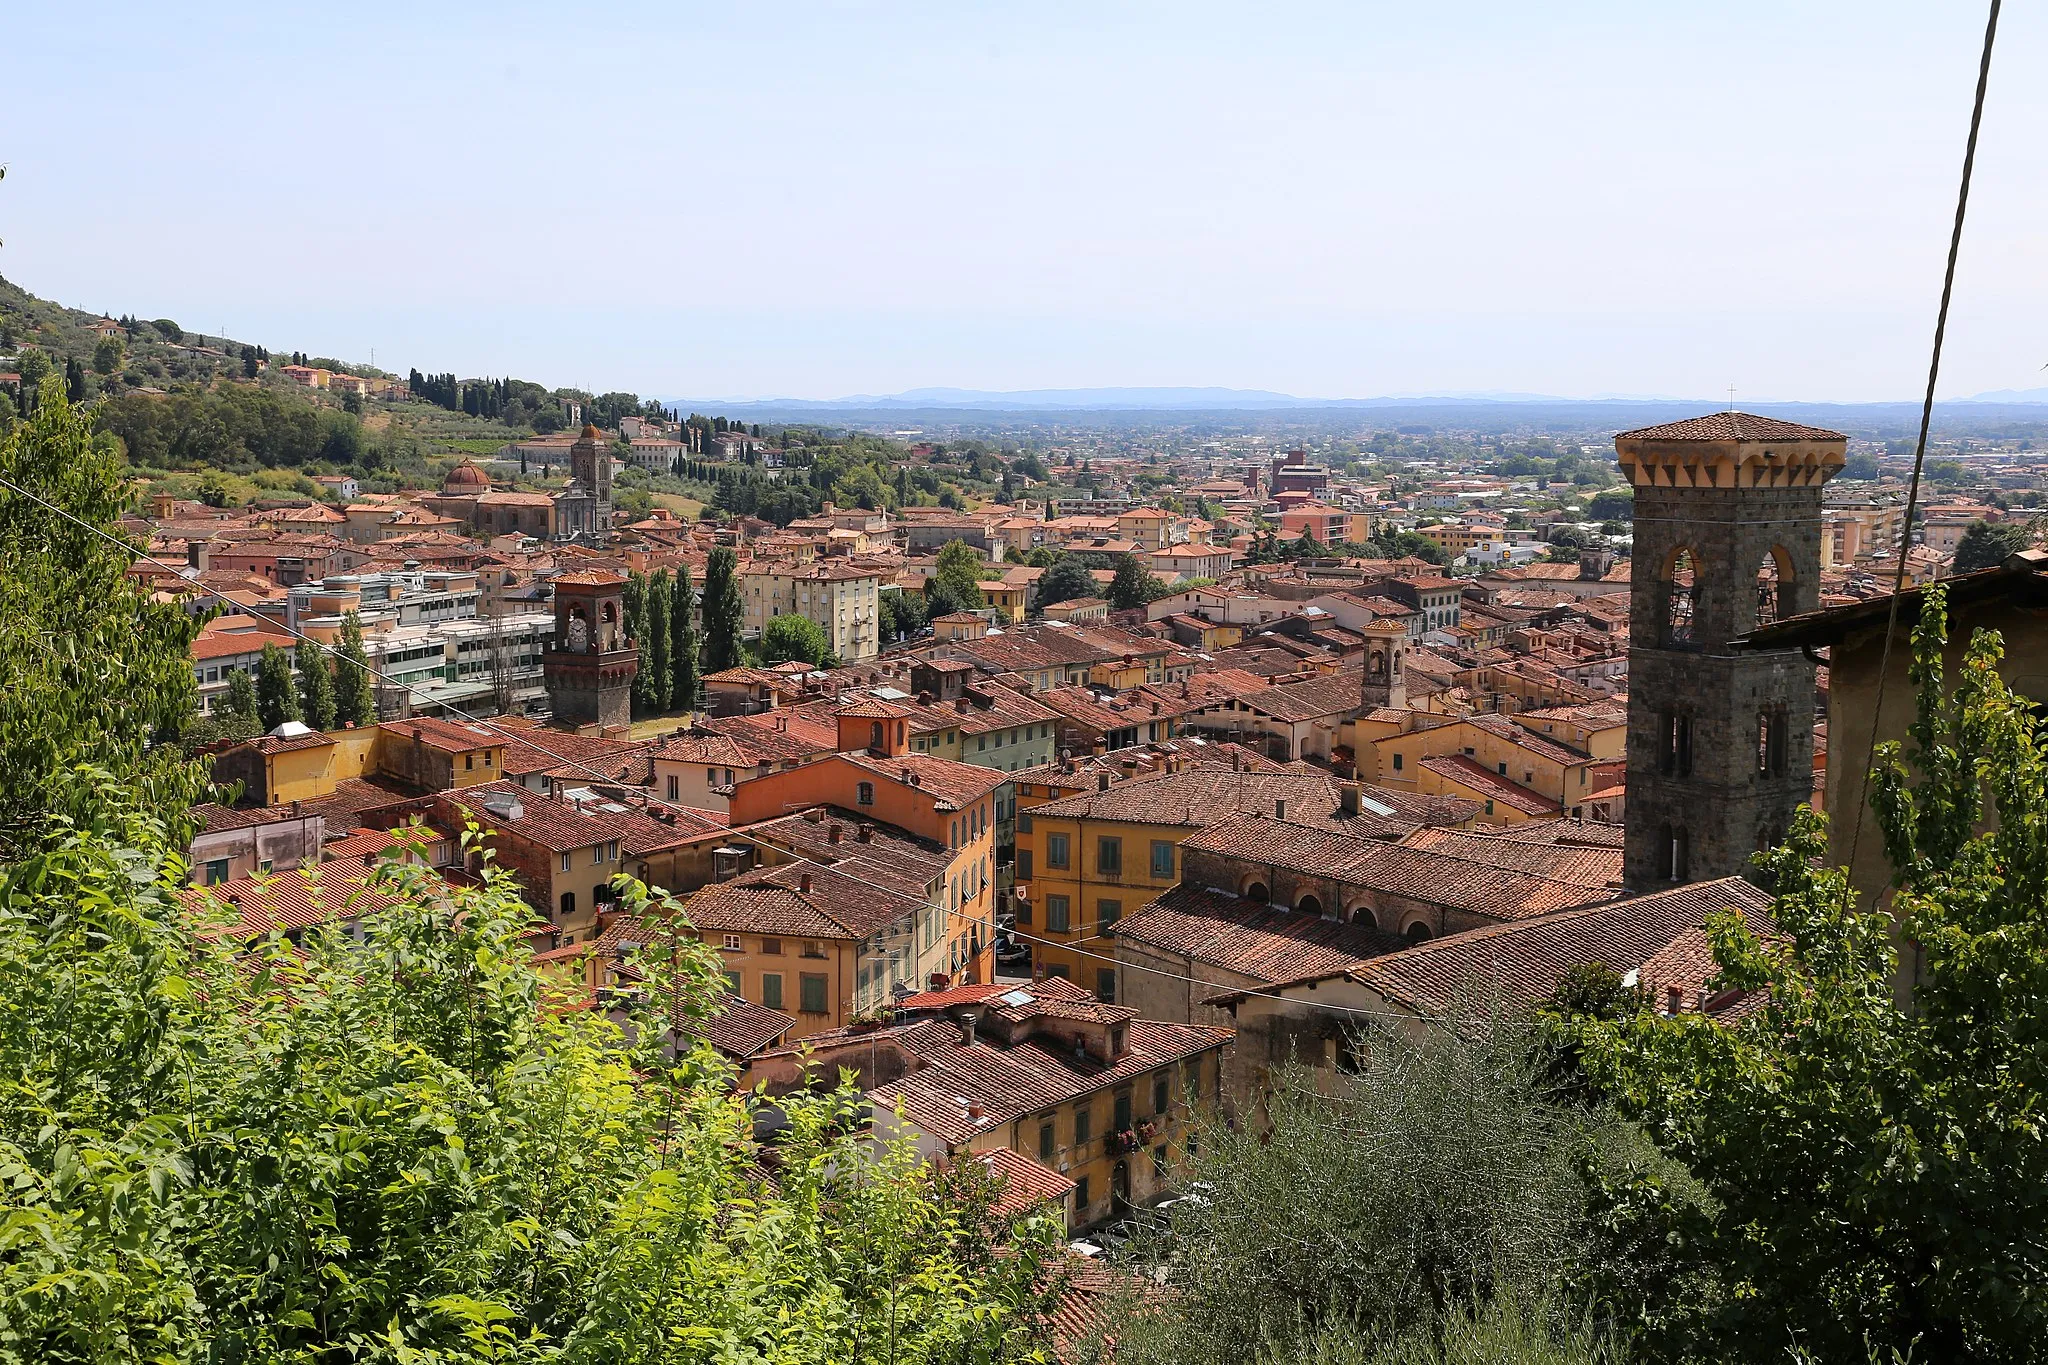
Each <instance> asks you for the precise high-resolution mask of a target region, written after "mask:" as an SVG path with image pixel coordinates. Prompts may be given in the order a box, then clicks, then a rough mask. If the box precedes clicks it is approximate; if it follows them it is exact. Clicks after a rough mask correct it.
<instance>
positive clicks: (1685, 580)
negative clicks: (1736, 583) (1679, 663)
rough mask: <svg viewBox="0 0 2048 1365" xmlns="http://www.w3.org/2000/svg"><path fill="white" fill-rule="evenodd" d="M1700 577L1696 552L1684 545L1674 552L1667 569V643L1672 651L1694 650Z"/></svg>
mask: <svg viewBox="0 0 2048 1365" xmlns="http://www.w3.org/2000/svg"><path fill="white" fill-rule="evenodd" d="M1698 577H1699V565H1698V563H1697V562H1695V560H1694V557H1693V552H1692V551H1691V550H1689V549H1686V548H1684V547H1682V546H1681V547H1680V548H1678V549H1676V550H1673V551H1672V552H1671V558H1670V560H1669V561H1668V562H1667V564H1666V566H1665V570H1664V644H1665V645H1666V646H1667V647H1669V648H1674V649H1690V648H1692V647H1693V644H1694V637H1693V606H1694V600H1693V598H1694V592H1695V590H1696V586H1697V579H1698Z"/></svg>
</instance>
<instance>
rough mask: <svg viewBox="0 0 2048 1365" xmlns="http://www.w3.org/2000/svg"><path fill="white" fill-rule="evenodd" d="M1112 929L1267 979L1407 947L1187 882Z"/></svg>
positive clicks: (1125, 937) (1126, 938)
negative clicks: (1188, 884)
mask: <svg viewBox="0 0 2048 1365" xmlns="http://www.w3.org/2000/svg"><path fill="white" fill-rule="evenodd" d="M1108 932H1109V933H1111V934H1113V935H1114V936H1115V937H1116V938H1117V939H1118V940H1119V942H1129V943H1136V944H1140V945H1142V946H1144V947H1147V948H1155V949H1160V950H1163V951H1165V952H1169V953H1173V954H1176V955H1178V956H1181V957H1186V958H1190V959H1192V960H1194V961H1197V962H1203V963H1207V964H1208V965H1209V966H1211V967H1221V968H1223V969H1224V970H1226V971H1230V972H1235V973H1238V974H1239V975H1242V976H1248V977H1251V978H1253V979H1254V980H1258V981H1267V982H1272V981H1291V980H1294V979H1296V978H1298V977H1304V976H1312V975H1316V974H1319V973H1324V972H1335V971H1341V970H1343V969H1344V968H1346V967H1348V966H1350V965H1351V964H1352V963H1355V962H1357V961H1359V960H1360V959H1363V958H1368V957H1376V956H1378V955H1379V954H1382V953H1391V952H1395V951H1398V950H1399V949H1400V948H1401V947H1402V940H1401V939H1400V938H1399V937H1398V936H1396V935H1393V934H1383V933H1380V932H1379V931H1378V930H1376V929H1370V928H1367V927H1365V926H1364V925H1361V924H1347V923H1344V922H1342V921H1340V920H1334V919H1326V918H1324V917H1323V916H1321V915H1306V914H1302V913H1300V912H1298V911H1294V910H1286V909H1282V908H1280V907H1278V906H1273V905H1268V904H1265V903H1264V902H1260V901H1250V900H1246V899H1244V898H1243V897H1241V896H1230V895H1225V894H1223V893H1221V892H1218V891H1212V890H1208V889H1205V888H1203V887H1197V886H1187V885H1181V886H1176V887H1175V888H1173V889H1172V890H1171V891H1168V892H1167V893H1166V894H1165V895H1163V896H1161V897H1159V898H1158V899H1157V900H1155V901H1153V902H1151V903H1150V904H1149V905H1147V906H1145V907H1144V908H1143V909H1142V910H1139V911H1138V912H1137V913H1136V914H1133V915H1128V916H1126V917H1125V918H1123V919H1121V920H1119V921H1117V923H1116V924H1115V925H1114V926H1113V927H1112V928H1111V929H1110V930H1109V931H1108Z"/></svg>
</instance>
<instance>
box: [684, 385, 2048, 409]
mask: <svg viewBox="0 0 2048 1365" xmlns="http://www.w3.org/2000/svg"><path fill="white" fill-rule="evenodd" d="M662 401H663V402H666V403H668V404H670V405H671V406H676V407H684V408H687V407H690V406H692V405H693V404H696V405H704V404H707V403H708V404H710V406H712V407H714V408H717V409H718V410H721V411H724V410H729V409H733V408H743V409H749V410H758V411H762V412H769V411H773V412H803V411H812V412H827V411H830V412H847V411H862V412H885V411H891V410H897V411H904V412H932V411H950V412H1260V411H1278V410H1295V411H1300V410H1307V409H1381V410H1385V409H1400V408H1430V409H1443V408H1447V407H1460V408H1462V407H1467V406H1485V405H1490V404H1526V405H1532V406H1539V407H1559V408H1574V409H1576V408H1583V407H1586V406H1591V405H1600V406H1607V405H1610V404H1611V405H1617V406H1619V405H1632V404H1641V405H1644V406H1646V407H1657V408H1664V407H1671V406H1674V405H1676V406H1680V407H1684V408H1687V409H1701V408H1704V409H1707V410H1713V409H1716V408H1719V407H1720V406H1721V404H1720V403H1717V402H1715V401H1713V400H1711V399H1685V398H1676V397H1672V396H1670V395H1666V394H1607V393H1603V394H1594V395H1592V396H1590V397H1585V398H1568V397H1564V396H1561V395H1558V394H1544V393H1516V392H1509V391H1503V390H1486V391H1480V392H1463V393H1440V394H1399V395H1389V396H1386V397H1381V398H1301V397H1297V396H1296V395H1294V394H1287V393H1275V392H1273V391H1272V390H1270V389H1228V388H1101V389H1011V390H988V389H953V388H921V389H906V390H904V391H903V392H901V393H887V394H872V393H857V394H849V395H848V396H846V397H844V398H827V399H818V398H761V399H746V400H734V399H715V400H707V399H702V398H699V399H687V398H677V399H664V400H662ZM1902 401H1903V400H1902ZM1942 402H1943V403H1944V404H1949V403H1998V404H2032V403H2048V388H2042V389H2000V390H1997V391H1995V392H1991V393H1980V394H1973V395H1971V396H1970V397H1967V398H1947V399H1943V400H1942ZM1744 406H1745V407H1750V408H1755V409H1758V410H1762V409H1766V408H1771V409H1784V408H1795V407H1796V408H1876V407H1893V406H1899V405H1898V404H1866V403H1840V404H1837V403H1751V404H1745V405H1744Z"/></svg>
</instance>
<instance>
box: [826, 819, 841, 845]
mask: <svg viewBox="0 0 2048 1365" xmlns="http://www.w3.org/2000/svg"><path fill="white" fill-rule="evenodd" d="M840 832H841V831H840V828H839V822H838V821H837V820H834V821H833V822H832V823H831V824H830V825H828V826H827V827H826V829H825V841H826V842H827V843H832V844H836V843H838V842H839V835H840Z"/></svg>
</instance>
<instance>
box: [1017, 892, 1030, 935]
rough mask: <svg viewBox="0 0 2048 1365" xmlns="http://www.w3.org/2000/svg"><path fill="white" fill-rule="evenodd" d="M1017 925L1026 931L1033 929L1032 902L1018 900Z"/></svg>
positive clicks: (1020, 898)
mask: <svg viewBox="0 0 2048 1365" xmlns="http://www.w3.org/2000/svg"><path fill="white" fill-rule="evenodd" d="M1017 923H1018V924H1019V925H1021V926H1023V927H1024V928H1026V929H1028V928H1030V927H1031V902H1030V901H1028V900H1025V899H1023V898H1022V897H1019V898H1018V900H1017Z"/></svg>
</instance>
